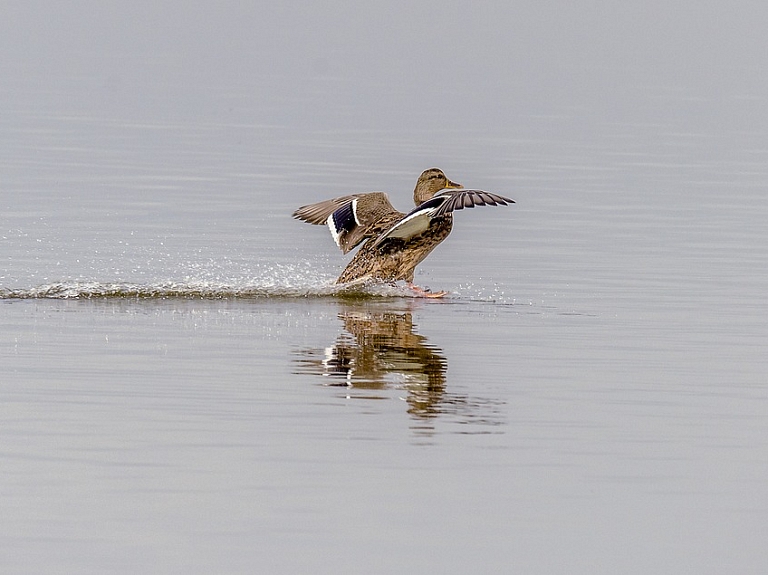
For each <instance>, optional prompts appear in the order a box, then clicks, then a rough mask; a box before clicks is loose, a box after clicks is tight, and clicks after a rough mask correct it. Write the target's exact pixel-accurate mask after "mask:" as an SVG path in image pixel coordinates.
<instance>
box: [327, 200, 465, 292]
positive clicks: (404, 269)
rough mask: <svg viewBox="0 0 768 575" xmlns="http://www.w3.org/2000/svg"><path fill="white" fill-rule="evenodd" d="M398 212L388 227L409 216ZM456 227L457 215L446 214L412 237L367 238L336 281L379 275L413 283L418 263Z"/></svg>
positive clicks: (375, 277)
mask: <svg viewBox="0 0 768 575" xmlns="http://www.w3.org/2000/svg"><path fill="white" fill-rule="evenodd" d="M398 215H399V216H400V217H397V218H395V217H393V218H387V221H386V223H387V224H388V225H387V228H391V227H392V226H394V225H395V224H396V223H397V222H398V221H400V220H401V219H402V217H404V216H405V214H400V213H399V212H398ZM452 228H453V215H452V214H446V215H444V216H440V217H439V218H436V219H435V220H434V221H432V222H431V223H430V225H429V227H428V228H427V230H426V231H424V232H422V233H420V234H418V235H416V236H413V237H411V238H408V239H402V238H390V239H388V240H387V241H385V242H382V243H381V244H380V245H378V246H375V243H376V242H375V241H374V240H371V241H368V242H365V243H364V244H363V245H362V247H361V248H360V249H359V250H358V252H357V253H356V254H355V257H353V258H352V261H350V262H349V264H347V267H346V268H344V271H343V272H341V275H340V276H339V279H338V280H336V283H340V284H341V283H349V282H353V281H361V280H368V279H375V280H380V281H385V282H387V281H388V282H396V281H399V280H403V281H405V282H407V283H409V284H412V283H413V275H414V273H415V271H416V266H417V265H419V264H420V263H421V262H422V261H424V258H426V257H427V256H428V255H429V254H430V252H431V251H432V250H433V249H435V248H436V247H437V245H438V244H439V243H440V242H442V241H443V240H444V239H445V238H447V237H448V234H450V233H451V229H452Z"/></svg>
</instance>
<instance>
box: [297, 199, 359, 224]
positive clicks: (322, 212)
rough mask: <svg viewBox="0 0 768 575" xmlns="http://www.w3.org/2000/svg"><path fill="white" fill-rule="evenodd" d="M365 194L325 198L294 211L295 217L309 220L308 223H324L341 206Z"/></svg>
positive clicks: (304, 220) (305, 220)
mask: <svg viewBox="0 0 768 575" xmlns="http://www.w3.org/2000/svg"><path fill="white" fill-rule="evenodd" d="M362 195H363V194H352V195H351V196H341V197H339V198H333V199H332V200H325V201H322V202H318V203H316V204H309V205H308V206H301V207H300V208H299V209H298V210H296V211H295V212H293V214H292V215H293V217H294V218H296V219H297V220H301V221H303V222H307V223H308V224H315V225H322V224H325V223H326V222H327V221H328V216H330V215H331V214H332V213H333V212H335V211H336V210H338V209H339V208H341V207H343V206H345V205H347V204H349V203H350V202H352V200H354V199H356V198H359V197H360V196H362Z"/></svg>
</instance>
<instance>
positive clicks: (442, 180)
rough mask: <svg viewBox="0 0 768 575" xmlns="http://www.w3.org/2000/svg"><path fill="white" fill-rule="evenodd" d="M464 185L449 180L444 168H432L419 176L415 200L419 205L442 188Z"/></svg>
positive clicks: (414, 194)
mask: <svg viewBox="0 0 768 575" xmlns="http://www.w3.org/2000/svg"><path fill="white" fill-rule="evenodd" d="M463 187H464V186H462V185H461V184H457V183H455V182H452V181H451V180H449V179H448V177H447V176H446V175H445V174H444V173H443V170H440V169H438V168H430V169H428V170H425V171H424V172H422V174H421V175H420V176H419V181H417V182H416V188H415V189H414V190H413V202H414V203H415V204H416V205H417V206H418V205H420V204H422V203H423V202H426V201H427V200H428V199H430V198H431V197H432V196H434V195H435V194H436V193H437V192H439V191H440V190H442V189H445V188H463Z"/></svg>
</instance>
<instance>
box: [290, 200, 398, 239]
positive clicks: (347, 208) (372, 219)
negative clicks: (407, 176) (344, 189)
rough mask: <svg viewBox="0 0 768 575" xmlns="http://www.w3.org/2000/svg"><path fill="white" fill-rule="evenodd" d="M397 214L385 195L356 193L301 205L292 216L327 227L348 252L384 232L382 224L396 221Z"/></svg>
mask: <svg viewBox="0 0 768 575" xmlns="http://www.w3.org/2000/svg"><path fill="white" fill-rule="evenodd" d="M404 215H405V214H402V213H400V212H398V211H397V210H396V209H395V208H393V207H392V204H391V203H390V202H389V197H388V196H387V194H385V193H384V192H368V193H365V194H353V195H351V196H342V197H339V198H333V199H332V200H325V201H324V202H319V203H317V204H311V205H308V206H302V207H300V208H299V209H298V210H296V211H295V212H293V217H294V218H296V219H299V220H302V221H305V222H308V223H310V224H323V223H325V224H328V228H329V229H330V230H331V235H332V236H333V239H334V241H335V242H336V245H337V246H339V248H341V251H342V252H344V253H347V252H348V251H350V250H351V249H353V248H354V247H355V246H357V245H358V244H359V243H360V242H362V241H363V240H364V239H366V238H369V237H372V236H374V235H377V234H378V233H380V232H381V229H382V225H381V224H382V223H383V222H387V223H388V222H391V221H392V220H393V219H395V220H397V219H399V218H401V217H403V216H404Z"/></svg>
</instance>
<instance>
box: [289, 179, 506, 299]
mask: <svg viewBox="0 0 768 575" xmlns="http://www.w3.org/2000/svg"><path fill="white" fill-rule="evenodd" d="M413 201H414V203H415V204H416V208H415V209H413V210H412V211H411V212H409V213H408V214H404V213H402V212H399V211H397V210H396V209H395V208H394V207H392V204H391V203H389V198H388V197H387V194H385V193H384V192H369V193H364V194H353V195H350V196H342V197H339V198H334V199H332V200H326V201H323V202H319V203H317V204H311V205H308V206H302V207H301V208H299V209H298V210H296V211H295V212H294V213H293V217H294V218H297V219H300V220H303V221H305V222H308V223H310V224H328V227H329V228H330V230H331V235H333V239H334V240H335V241H336V244H337V245H338V246H339V248H341V251H343V252H344V253H347V252H348V251H350V250H352V249H353V248H355V247H356V246H357V245H359V244H361V243H362V242H365V243H364V244H363V246H362V247H361V248H360V250H359V251H358V252H357V254H355V257H353V258H352V261H350V262H349V264H348V265H347V267H346V269H344V271H343V272H342V273H341V276H339V279H338V280H337V282H336V283H348V282H357V281H360V282H364V281H367V280H379V281H385V282H396V281H399V280H404V281H405V282H407V283H408V285H409V286H410V287H411V289H413V290H414V291H416V292H417V293H418V294H420V295H422V296H427V297H440V296H442V295H445V292H437V293H431V292H428V291H425V290H423V289H421V288H419V287H417V286H415V285H413V274H414V270H415V269H416V266H417V265H419V264H420V263H421V262H422V261H423V260H424V258H426V257H427V256H428V255H429V253H430V252H431V251H432V250H433V249H435V247H437V245H438V244H439V243H440V242H442V241H443V240H444V239H445V238H447V237H448V234H450V233H451V229H452V228H453V211H454V210H461V209H463V208H473V207H475V206H485V205H490V206H497V205H503V206H505V205H507V204H512V203H514V201H513V200H510V199H509V198H505V197H504V196H500V195H498V194H492V193H490V192H485V191H483V190H465V189H462V187H461V185H460V184H456V183H454V182H452V181H450V180H449V179H448V178H447V177H446V175H445V174H444V173H443V171H442V170H439V169H437V168H431V169H429V170H426V171H425V172H424V173H422V174H421V176H420V177H419V180H418V181H417V182H416V188H415V189H414V191H413Z"/></svg>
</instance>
